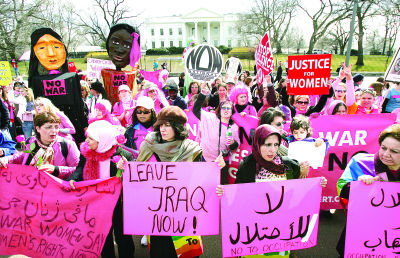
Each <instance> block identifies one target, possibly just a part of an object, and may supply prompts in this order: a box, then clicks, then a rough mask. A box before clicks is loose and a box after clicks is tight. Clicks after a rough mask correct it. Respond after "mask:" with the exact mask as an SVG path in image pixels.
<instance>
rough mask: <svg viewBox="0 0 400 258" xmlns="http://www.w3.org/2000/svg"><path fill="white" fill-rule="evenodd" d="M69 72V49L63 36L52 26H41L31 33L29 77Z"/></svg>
mask: <svg viewBox="0 0 400 258" xmlns="http://www.w3.org/2000/svg"><path fill="white" fill-rule="evenodd" d="M57 71H58V72H61V73H65V72H68V62H67V49H66V48H65V46H64V43H63V42H62V39H61V36H60V35H58V34H57V33H56V32H55V31H53V30H52V29H50V28H40V29H37V30H35V31H34V32H33V33H32V34H31V57H30V61H29V77H32V76H35V75H46V74H51V73H58V72H57Z"/></svg>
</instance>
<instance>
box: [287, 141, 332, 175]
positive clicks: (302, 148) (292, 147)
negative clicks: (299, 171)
mask: <svg viewBox="0 0 400 258" xmlns="http://www.w3.org/2000/svg"><path fill="white" fill-rule="evenodd" d="M326 148H327V146H326V144H325V143H322V144H321V145H320V146H318V147H316V146H315V142H314V141H294V142H291V143H289V149H288V157H289V158H291V159H295V160H297V161H298V162H299V163H302V162H308V164H309V165H310V167H312V168H314V169H317V168H319V167H322V166H323V164H324V159H325V153H326Z"/></svg>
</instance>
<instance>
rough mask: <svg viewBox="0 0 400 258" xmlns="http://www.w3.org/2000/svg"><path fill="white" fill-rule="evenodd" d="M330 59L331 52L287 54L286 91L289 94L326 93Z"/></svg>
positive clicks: (327, 91)
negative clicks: (304, 54)
mask: <svg viewBox="0 0 400 258" xmlns="http://www.w3.org/2000/svg"><path fill="white" fill-rule="evenodd" d="M331 59H332V55H331V54H324V55H306V56H288V63H289V68H288V79H289V83H288V86H287V93H288V94H289V95H322V94H328V93H329V84H328V82H329V79H330V74H331Z"/></svg>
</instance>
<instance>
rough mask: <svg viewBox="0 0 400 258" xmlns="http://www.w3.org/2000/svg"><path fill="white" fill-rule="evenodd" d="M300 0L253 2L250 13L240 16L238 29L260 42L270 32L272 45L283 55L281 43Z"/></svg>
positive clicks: (259, 0) (260, 0)
mask: <svg viewBox="0 0 400 258" xmlns="http://www.w3.org/2000/svg"><path fill="white" fill-rule="evenodd" d="M297 1H298V0H275V1H273V0H253V6H252V8H251V10H250V12H249V13H246V14H242V15H240V16H239V20H238V22H237V27H240V28H243V29H242V32H243V35H244V36H246V37H255V38H256V39H257V40H258V41H259V40H261V38H262V37H263V36H264V34H265V33H266V32H268V36H269V38H270V39H271V45H272V47H274V48H275V49H276V52H277V53H282V44H281V42H282V41H283V40H284V38H285V37H286V35H287V32H288V30H289V26H290V23H291V21H292V18H293V17H294V15H295V9H296V6H297Z"/></svg>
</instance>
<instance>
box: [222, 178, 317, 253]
mask: <svg viewBox="0 0 400 258" xmlns="http://www.w3.org/2000/svg"><path fill="white" fill-rule="evenodd" d="M320 182H321V178H311V179H297V180H284V181H275V182H264V183H249V184H236V185H225V186H224V195H223V197H222V199H221V229H222V230H221V231H222V254H223V256H224V257H234V256H245V255H255V254H263V253H271V252H281V251H288V250H296V249H303V248H308V247H312V246H315V245H316V244H317V235H318V234H317V232H318V219H319V206H320V198H321V186H320ZM249 200H251V201H249ZM232 214H234V215H233V216H232Z"/></svg>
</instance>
